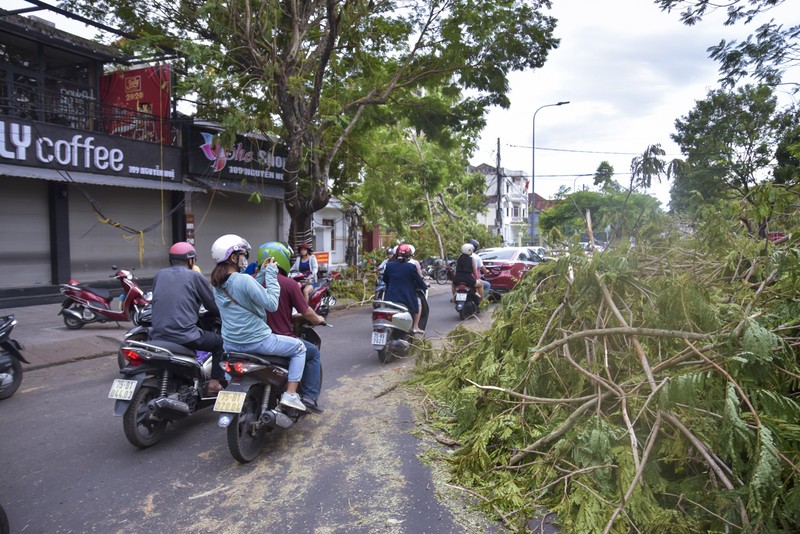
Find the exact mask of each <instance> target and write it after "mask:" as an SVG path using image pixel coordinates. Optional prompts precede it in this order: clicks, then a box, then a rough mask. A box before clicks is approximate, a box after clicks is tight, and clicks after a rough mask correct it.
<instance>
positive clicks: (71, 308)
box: [58, 266, 150, 330]
mask: <svg viewBox="0 0 800 534" xmlns="http://www.w3.org/2000/svg"><path fill="white" fill-rule="evenodd" d="M111 268H112V269H115V270H116V268H117V267H116V266H112V267H111ZM112 278H116V279H117V280H119V283H120V285H122V290H123V293H122V297H121V303H120V307H119V309H117V310H115V309H112V307H111V301H112V300H113V299H114V297H113V296H112V295H111V291H109V290H108V289H103V288H96V287H90V286H86V285H83V284H79V283H78V281H77V280H70V281H69V283H68V284H61V288H60V291H61V293H62V294H63V295H64V297H65V298H64V302H62V303H61V310H59V312H58V314H59V315H63V316H64V325H65V326H66V327H67V328H69V329H70V330H78V329H79V328H83V326H84V325H85V324H88V323H94V322H99V323H105V322H107V321H117V322H120V321H133V323H134V324H139V314H140V313H141V310H142V308H144V306H145V305H146V304H147V303H148V302H149V301H150V293H149V292H148V293H147V294H146V293H145V292H144V291H143V290H142V288H141V287H139V285H138V284H137V283H136V279H135V278H134V276H133V273H132V272H131V271H127V270H124V269H121V270H119V271H117V272H116V273H115V274H114V275H112Z"/></svg>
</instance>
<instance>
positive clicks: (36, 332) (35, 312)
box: [0, 304, 133, 371]
mask: <svg viewBox="0 0 800 534" xmlns="http://www.w3.org/2000/svg"><path fill="white" fill-rule="evenodd" d="M60 309H61V304H44V305H40V306H25V307H23V308H5V309H2V310H0V315H1V316H5V315H14V317H15V318H16V319H17V324H16V326H14V330H12V331H11V337H12V338H13V339H16V340H17V341H19V342H20V343H22V355H23V356H24V357H25V359H26V360H28V361H29V362H31V364H30V365H26V364H23V366H22V368H23V371H29V370H33V369H40V368H42V367H50V366H52V365H58V364H61V363H67V362H71V361H75V360H82V359H88V358H96V357H99V356H107V355H111V354H116V352H117V349H119V344H120V341H121V340H122V336H123V335H125V332H127V331H128V329H129V328H132V327H133V323H131V322H126V323H113V322H110V323H91V324H87V325H85V326H84V327H83V328H81V329H80V330H69V329H67V327H66V326H64V319H63V318H62V316H61V315H58V312H59V310H60Z"/></svg>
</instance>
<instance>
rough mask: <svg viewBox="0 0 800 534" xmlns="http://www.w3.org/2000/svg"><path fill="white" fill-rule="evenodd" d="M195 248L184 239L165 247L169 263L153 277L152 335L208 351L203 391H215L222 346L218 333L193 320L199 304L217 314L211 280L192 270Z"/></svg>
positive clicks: (221, 373)
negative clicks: (209, 361) (208, 367)
mask: <svg viewBox="0 0 800 534" xmlns="http://www.w3.org/2000/svg"><path fill="white" fill-rule="evenodd" d="M196 258H197V252H196V251H195V249H194V247H193V246H192V245H190V244H189V243H186V242H183V241H181V242H178V243H175V244H174V245H172V246H171V247H170V249H169V261H170V264H171V266H170V267H167V268H166V269H162V270H160V271H159V272H158V273H157V274H156V276H155V278H154V279H153V304H152V306H153V327H152V329H151V330H150V332H151V337H152V338H153V339H163V340H164V341H171V342H173V343H178V344H180V345H183V346H184V347H187V348H189V349H194V350H204V351H208V352H210V353H211V357H212V366H211V380H209V382H208V384H207V385H206V393H207V394H208V395H215V394H216V393H217V392H219V390H220V389H222V386H221V384H220V380H221V379H223V378H224V377H225V373H224V371H223V370H222V368H221V367H220V365H219V364H220V363H221V362H222V355H223V352H224V349H223V348H222V336H221V335H219V334H217V333H216V332H212V331H209V330H203V329H202V328H200V327H199V326H198V324H197V320H198V313H199V311H200V305H203V306H205V308H206V310H208V312H209V313H210V314H213V315H215V316H219V310H218V309H217V304H216V302H214V294H213V293H212V292H211V284H209V283H208V281H207V280H206V279H205V278H204V277H203V275H202V274H200V273H199V272H198V271H196V270H194V269H193V268H194V265H195V261H196Z"/></svg>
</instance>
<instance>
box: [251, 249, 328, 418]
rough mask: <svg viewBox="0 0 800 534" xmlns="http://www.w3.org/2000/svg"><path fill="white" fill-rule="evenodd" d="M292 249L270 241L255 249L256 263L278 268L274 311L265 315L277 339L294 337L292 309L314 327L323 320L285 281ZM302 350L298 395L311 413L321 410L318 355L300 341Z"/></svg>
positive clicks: (292, 284)
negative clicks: (272, 263) (271, 263)
mask: <svg viewBox="0 0 800 534" xmlns="http://www.w3.org/2000/svg"><path fill="white" fill-rule="evenodd" d="M291 257H292V249H290V248H289V247H287V246H286V245H284V244H283V243H279V242H277V241H270V242H269V243H264V244H263V245H261V246H260V247H258V263H259V264H263V263H264V261H265V260H266V259H267V258H273V259H274V260H275V264H276V265H277V266H278V284H279V285H280V286H281V296H280V299H279V300H278V309H277V310H276V311H274V312H267V324H268V325H269V327H270V328H271V329H272V331H273V332H275V333H276V334H278V335H282V336H290V337H297V336H296V335H295V332H294V328H293V324H292V309H295V310H297V313H299V314H300V315H302V316H303V318H304V319H305V320H306V321H308V322H309V323H311V324H312V325H314V326H317V325H320V324H323V323H324V322H325V318H324V317H321V316H319V315H317V314H316V312H314V310H312V309H311V307H310V306H309V305H308V303H307V302H306V300H305V298H304V297H303V292H302V291H301V290H300V286H298V285H297V282H295V281H294V280H292V279H291V278H289V277H288V276H287V275H288V273H289V265H290V262H291ZM300 341H301V342H302V343H303V345H305V346H306V364H305V368H304V370H303V380H302V381H301V382H300V387H299V388H298V391H299V393H300V398H301V400H302V401H303V404H305V405H306V407H307V408H308V409H309V410H310V411H312V412H315V413H322V412H323V411H324V410H323V409H322V407H320V406H319V404H317V401H318V399H319V390H320V385H321V384H320V382H321V379H322V377H321V366H320V360H319V359H320V354H319V349H318V348H317V346H316V345H315V344H313V343H311V342H310V341H306V340H305V339H300Z"/></svg>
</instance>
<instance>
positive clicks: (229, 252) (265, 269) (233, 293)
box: [211, 234, 306, 411]
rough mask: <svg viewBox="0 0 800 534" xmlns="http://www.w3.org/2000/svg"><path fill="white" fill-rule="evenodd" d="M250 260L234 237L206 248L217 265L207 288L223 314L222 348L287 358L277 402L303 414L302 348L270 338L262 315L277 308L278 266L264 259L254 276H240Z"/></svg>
mask: <svg viewBox="0 0 800 534" xmlns="http://www.w3.org/2000/svg"><path fill="white" fill-rule="evenodd" d="M249 256H250V244H249V243H248V242H247V241H246V240H244V239H242V238H241V237H239V236H238V235H235V234H227V235H224V236H222V237H220V238H219V239H217V240H216V241H214V244H213V245H212V246H211V257H212V258H213V259H214V262H215V263H216V266H215V267H214V271H213V272H212V273H211V285H212V286H213V287H214V299H215V300H216V302H217V306H218V307H219V311H220V315H221V316H222V339H223V341H224V344H225V350H227V351H231V352H246V353H247V352H249V353H252V354H264V355H275V356H286V357H288V358H289V382H288V384H287V386H286V391H285V392H284V394H283V395H282V396H281V400H280V403H281V404H283V405H284V406H290V407H292V408H294V409H296V410H300V411H305V410H306V407H305V404H303V403H302V402H301V400H300V396H299V395H298V394H297V387H298V386H299V384H300V380H301V379H302V377H303V366H304V365H305V361H306V347H305V345H303V343H301V342H300V340H299V339H296V338H292V337H287V336H279V335H276V334H274V333H273V332H272V330H271V329H270V327H269V326H268V325H267V321H266V311H267V310H268V311H275V310H277V309H278V298H279V296H280V286H279V285H278V280H277V277H278V267H277V265H276V264H275V260H274V259H272V258H266V259H265V260H264V263H263V265H262V266H261V270H260V271H259V273H258V274H257V275H256V278H253V277H252V276H249V275H247V274H244V272H243V271H244V270H245V269H247V259H248V257H249Z"/></svg>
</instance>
